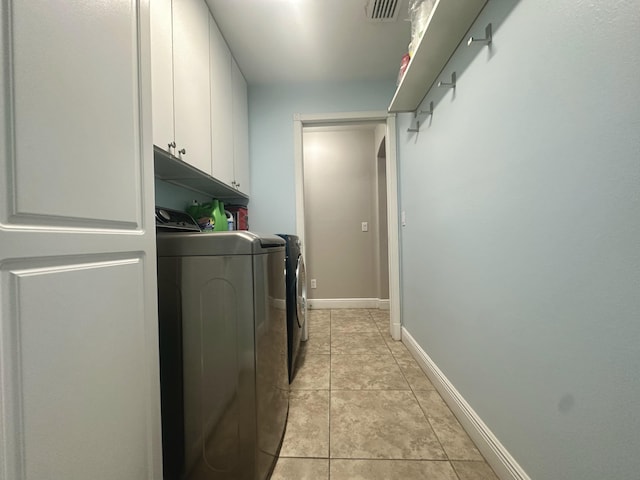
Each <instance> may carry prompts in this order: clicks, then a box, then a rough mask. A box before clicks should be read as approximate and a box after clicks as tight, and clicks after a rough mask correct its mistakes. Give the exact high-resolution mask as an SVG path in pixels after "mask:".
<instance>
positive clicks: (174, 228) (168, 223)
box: [156, 207, 200, 232]
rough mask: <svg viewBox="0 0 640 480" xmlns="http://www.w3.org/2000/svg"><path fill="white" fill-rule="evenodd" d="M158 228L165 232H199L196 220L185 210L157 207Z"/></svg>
mask: <svg viewBox="0 0 640 480" xmlns="http://www.w3.org/2000/svg"><path fill="white" fill-rule="evenodd" d="M156 230H158V231H164V232H199V231H200V227H198V224H197V223H196V221H195V220H194V219H193V218H192V217H191V215H189V214H188V213H185V212H180V211H178V210H172V209H170V208H163V207H156Z"/></svg>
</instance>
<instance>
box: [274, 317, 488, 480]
mask: <svg viewBox="0 0 640 480" xmlns="http://www.w3.org/2000/svg"><path fill="white" fill-rule="evenodd" d="M308 321H309V341H308V342H306V343H303V344H302V345H303V346H302V349H301V352H300V358H299V366H298V371H297V373H296V376H295V378H294V381H293V383H292V384H291V401H290V406H289V420H288V423H287V430H286V433H285V437H284V440H283V442H282V449H281V450H280V458H279V459H278V462H277V464H276V467H275V469H274V471H273V475H272V477H271V478H272V480H329V479H330V480H383V479H384V480H394V479H402V480H412V479H421V480H422V479H433V480H497V477H496V476H495V474H494V473H493V471H492V470H491V468H490V467H489V466H488V465H487V463H486V462H485V461H484V459H483V457H482V455H481V454H480V452H479V451H478V449H477V448H476V447H475V445H474V444H473V442H472V441H471V439H470V438H469V436H468V435H467V434H466V432H465V431H464V430H463V429H462V427H461V426H460V424H459V423H458V421H457V420H456V418H455V417H454V416H453V414H452V413H451V411H450V410H449V408H448V407H447V405H446V404H445V403H444V401H443V400H442V398H441V397H440V395H439V394H438V392H437V391H436V390H435V389H434V387H433V385H432V384H431V382H430V381H429V379H428V378H427V377H426V376H425V375H424V373H423V372H422V370H421V369H420V367H419V366H418V364H417V363H416V362H415V360H414V359H413V357H412V356H411V354H410V353H409V351H408V350H407V349H406V348H405V346H404V345H403V344H402V343H400V342H395V341H393V340H392V339H391V337H390V336H389V333H388V331H389V316H388V312H387V311H383V310H367V309H341V310H311V311H309V318H308Z"/></svg>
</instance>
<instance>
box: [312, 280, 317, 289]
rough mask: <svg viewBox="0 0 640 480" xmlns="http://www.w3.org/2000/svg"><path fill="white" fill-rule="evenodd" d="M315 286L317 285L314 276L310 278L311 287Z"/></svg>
mask: <svg viewBox="0 0 640 480" xmlns="http://www.w3.org/2000/svg"><path fill="white" fill-rule="evenodd" d="M317 286H318V285H317V283H316V279H315V278H312V279H311V288H316V287H317Z"/></svg>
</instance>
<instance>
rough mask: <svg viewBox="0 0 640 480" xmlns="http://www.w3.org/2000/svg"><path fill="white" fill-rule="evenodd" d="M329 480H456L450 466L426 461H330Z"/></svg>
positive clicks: (439, 462)
mask: <svg viewBox="0 0 640 480" xmlns="http://www.w3.org/2000/svg"><path fill="white" fill-rule="evenodd" d="M330 472H331V480H458V477H457V476H456V474H455V472H454V471H453V468H452V467H451V464H450V463H449V462H443V461H427V460H418V461H416V460H331V466H330Z"/></svg>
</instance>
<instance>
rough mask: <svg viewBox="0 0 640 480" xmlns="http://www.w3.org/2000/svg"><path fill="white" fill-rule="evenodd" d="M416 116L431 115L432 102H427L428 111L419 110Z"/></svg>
mask: <svg viewBox="0 0 640 480" xmlns="http://www.w3.org/2000/svg"><path fill="white" fill-rule="evenodd" d="M418 115H433V102H429V110H420V111H419V112H418Z"/></svg>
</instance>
